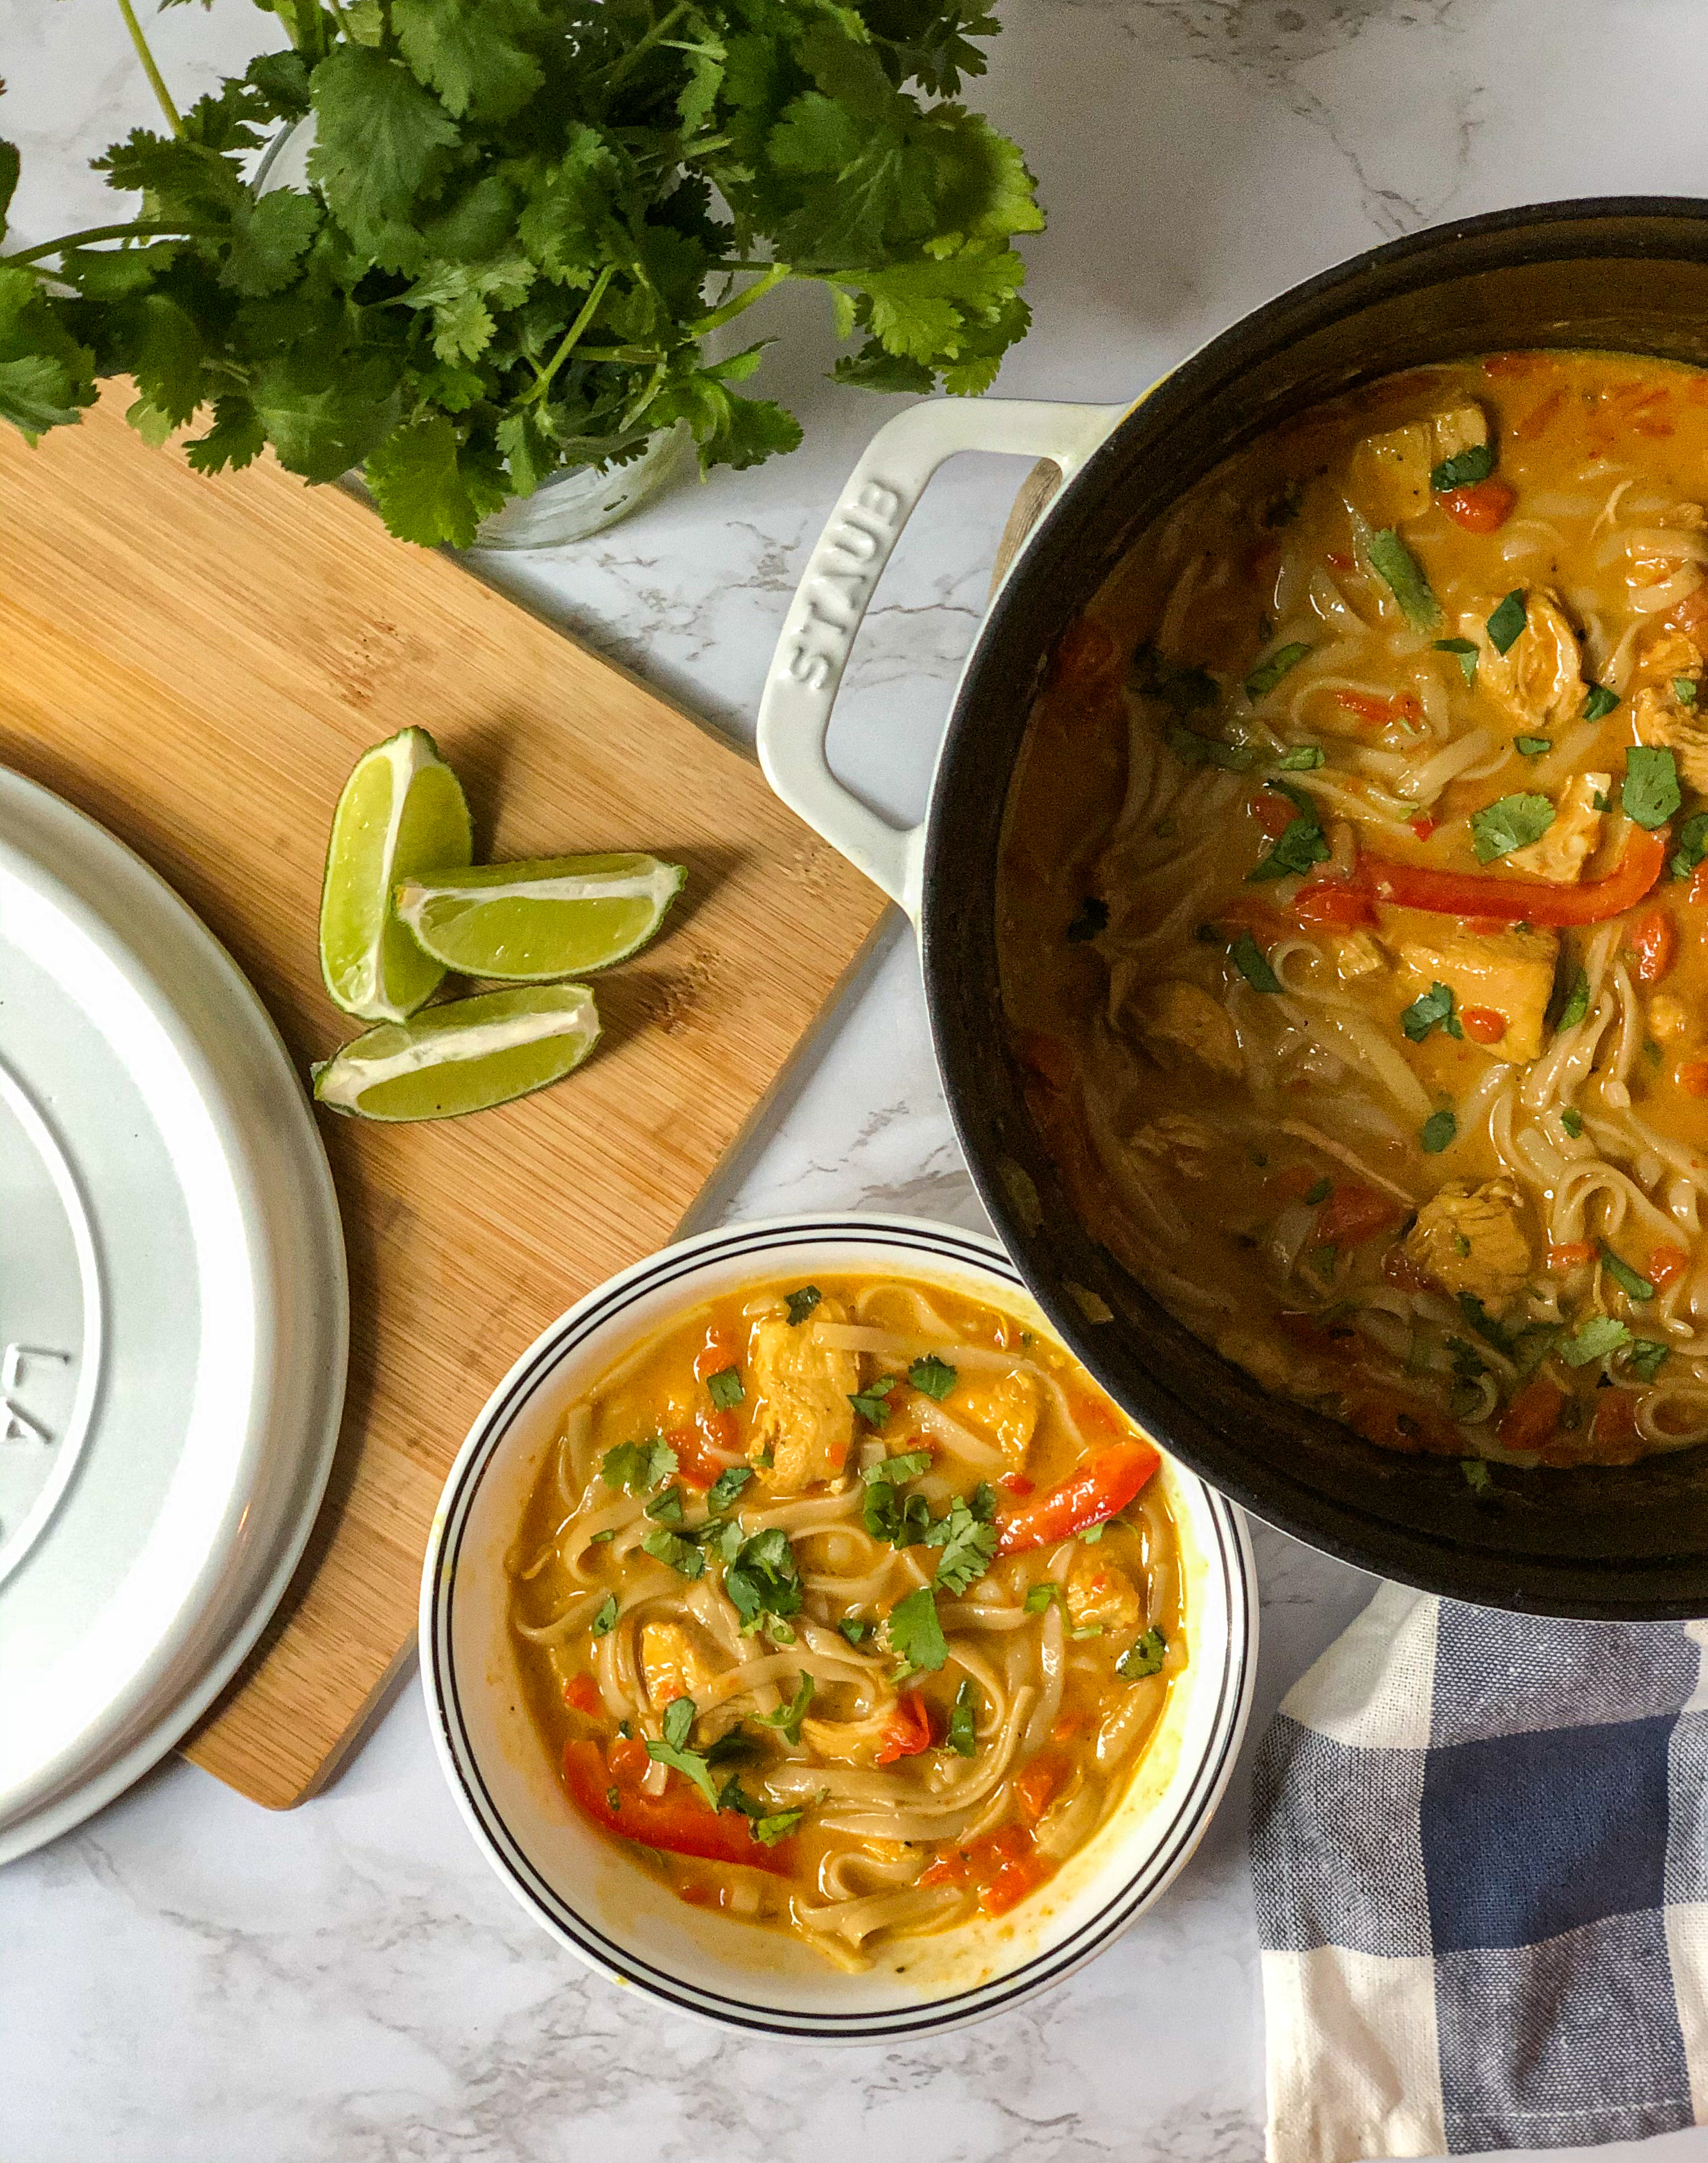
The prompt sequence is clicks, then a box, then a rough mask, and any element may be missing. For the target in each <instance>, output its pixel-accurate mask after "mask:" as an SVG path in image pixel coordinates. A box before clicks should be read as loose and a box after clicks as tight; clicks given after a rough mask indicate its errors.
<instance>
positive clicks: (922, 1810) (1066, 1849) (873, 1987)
mask: <svg viewBox="0 0 1708 2163" xmlns="http://www.w3.org/2000/svg"><path fill="white" fill-rule="evenodd" d="M1256 1628H1257V1622H1256V1599H1255V1585H1254V1583H1253V1576H1252V1565H1251V1559H1250V1547H1249V1542H1248V1540H1247V1537H1246V1534H1245V1530H1244V1523H1243V1521H1242V1519H1241V1518H1240V1516H1239V1512H1238V1511H1237V1510H1235V1509H1234V1507H1233V1506H1231V1505H1229V1503H1227V1502H1226V1501H1225V1500H1223V1499H1222V1498H1221V1497H1220V1496H1218V1495H1215V1494H1214V1493H1213V1491H1212V1490H1209V1489H1208V1488H1206V1487H1204V1486H1203V1485H1202V1484H1201V1483H1200V1482H1198V1481H1197V1480H1196V1479H1194V1478H1193V1477H1192V1475H1191V1474H1187V1473H1186V1472H1184V1471H1183V1470H1182V1469H1181V1468H1179V1467H1178V1466H1176V1465H1175V1464H1172V1463H1171V1461H1170V1460H1168V1459H1164V1458H1160V1455H1159V1453H1157V1452H1155V1450H1154V1449H1153V1448H1151V1446H1150V1443H1148V1441H1147V1440H1146V1439H1145V1438H1144V1437H1143V1436H1142V1435H1140V1434H1139V1433H1138V1432H1135V1431H1134V1430H1133V1429H1132V1428H1131V1427H1129V1425H1128V1423H1127V1422H1125V1420H1124V1418H1123V1417H1122V1416H1121V1415H1120V1414H1119V1412H1118V1411H1115V1409H1114V1408H1113V1406H1110V1405H1109V1404H1108V1401H1107V1400H1106V1399H1104V1398H1103V1396H1102V1393H1101V1392H1100V1391H1098V1390H1097V1388H1096V1385H1094V1384H1093V1383H1092V1382H1091V1380H1090V1379H1089V1377H1088V1376H1087V1375H1085V1374H1084V1372H1083V1370H1082V1369H1081V1368H1080V1366H1079V1365H1078V1363H1077V1361H1075V1360H1074V1359H1072V1357H1071V1354H1067V1353H1066V1351H1065V1350H1064V1349H1062V1348H1061V1345H1060V1343H1059V1340H1057V1339H1056V1337H1055V1335H1054V1333H1052V1332H1051V1331H1050V1328H1049V1325H1048V1323H1047V1322H1045V1319H1044V1317H1043V1316H1042V1314H1041V1313H1040V1311H1039V1310H1038V1309H1037V1307H1035V1304H1034V1303H1033V1302H1032V1301H1031V1300H1030V1297H1029V1296H1028V1295H1027V1293H1026V1291H1025V1290H1024V1286H1023V1285H1022V1284H1021V1282H1020V1281H1019V1277H1018V1276H1017V1275H1016V1274H1015V1272H1014V1270H1013V1268H1012V1265H1010V1264H1009V1262H1008V1261H1007V1260H1006V1258H1005V1257H1004V1256H1003V1253H1002V1251H1001V1249H999V1248H998V1246H997V1245H996V1244H995V1243H994V1242H993V1241H991V1240H989V1239H984V1238H982V1237H979V1236H977V1235H975V1234H972V1233H966V1232H962V1231H960V1230H957V1229H956V1228H952V1227H949V1226H944V1225H935V1224H931V1223H921V1222H919V1221H918V1220H914V1219H906V1218H871V1217H853V1218H799V1219H787V1220H780V1221H777V1222H772V1223H758V1224H752V1225H743V1226H737V1227H735V1228H731V1229H729V1230H726V1231H720V1232H716V1233H709V1234H706V1235H705V1236H704V1237H701V1238H699V1239H693V1240H690V1241H688V1242H685V1243H684V1244H681V1245H679V1246H676V1247H673V1248H669V1249H665V1250H664V1251H663V1253H661V1254H657V1255H655V1256H652V1258H650V1259H649V1260H647V1261H646V1262H643V1263H642V1264H640V1265H637V1267H636V1268H634V1269H632V1270H629V1271H627V1272H626V1273H625V1274H624V1275H621V1276H620V1277H617V1278H616V1279H614V1280H613V1281H611V1282H610V1283H609V1284H607V1285H605V1286H602V1287H600V1289H599V1290H598V1291H595V1292H593V1293H591V1294H589V1296H588V1297H587V1298H586V1299H584V1301H581V1302H580V1303H579V1305H578V1306H577V1307H574V1308H573V1309H571V1311H570V1312H568V1314H566V1315H565V1316H564V1317H563V1318H562V1319H561V1320H560V1321H559V1322H557V1323H556V1324H554V1325H553V1327H552V1328H550V1329H548V1331H547V1332H546V1333H544V1334H543V1335H542V1337H541V1338H539V1339H538V1341H537V1343H535V1344H534V1345H532V1347H531V1348H530V1349H529V1350H528V1351H527V1353H526V1354H524V1355H523V1357H522V1358H521V1359H520V1360H519V1361H518V1362H517V1363H516V1366H515V1367H514V1368H513V1369H512V1370H511V1372H510V1374H509V1375H506V1378H505V1380H503V1381H502V1382H501V1383H500V1385H499V1387H498V1388H497V1389H496V1390H495V1392H494V1394H493V1396H492V1398H491V1399H490V1401H489V1403H488V1404H487V1406H486V1407H485V1410H484V1411H483V1412H482V1414H481V1416H480V1417H479V1420H478V1421H477V1422H476V1423H475V1425H474V1429H473V1431H472V1432H471V1433H470V1435H469V1439H468V1441H467V1442H466V1443H465V1444H464V1448H463V1450H462V1452H461V1453H460V1454H459V1456H458V1460H457V1463H456V1464H455V1466H454V1467H453V1470H452V1473H451V1474H450V1477H449V1480H448V1482H447V1485H446V1489H445V1493H444V1496H443V1500H442V1503H441V1506H440V1509H439V1511H438V1514H437V1517H436V1520H435V1524H434V1530H433V1535H432V1542H431V1545H430V1547H429V1550H428V1554H427V1563H426V1567H425V1570H424V1574H423V1578H422V1608H421V1653H422V1677H423V1684H424V1687H425V1689H426V1691H427V1699H428V1702H429V1705H430V1706H431V1708H432V1725H433V1731H434V1737H435V1743H436V1747H437V1751H438V1754H439V1757H440V1760H441V1762H442V1764H443V1768H444V1770H445V1773H446V1776H447V1778H448V1781H449V1783H450V1785H451V1789H452V1792H453V1795H454V1796H455V1798H456V1799H457V1802H458V1807H459V1808H460V1809H461V1810H462V1812H463V1815H464V1818H465V1820H467V1822H468V1823H469V1827H470V1829H471V1830H472V1832H473V1834H474V1838H475V1840H476V1841H477V1843H478V1844H479V1846H480V1847H481V1849H482V1851H483V1852H484V1853H485V1855H486V1857H487V1859H488V1861H489V1862H490V1863H491V1865H492V1867H494V1868H495V1870H496V1871H497V1872H498V1874H499V1875H500V1878H502V1879H503V1880H504V1882H505V1883H506V1884H507V1885H508V1886H509V1888H510V1889H511V1892H512V1893H513V1894H514V1895H515V1897H516V1899H518V1900H519V1901H520V1902H521V1904H522V1905H523V1906H524V1907H525V1908H527V1909H528V1911H529V1912H530V1913H531V1914H532V1915H533V1916H534V1917H535V1918H536V1919H537V1921H539V1922H540V1923H541V1924H542V1926H543V1927H544V1928H546V1929H547V1930H549V1931H550V1932H551V1933H552V1934H553V1935H554V1936H555V1937H556V1938H558V1940H559V1942H560V1943H562V1944H563V1945H565V1946H568V1948H569V1949H570V1950H571V1951H574V1952H575V1953H576V1954H577V1955H578V1956H579V1957H580V1958H582V1959H583V1960H584V1961H586V1962H587V1963H588V1964H589V1966H591V1967H595V1968H597V1969H599V1970H600V1971H601V1972H604V1973H605V1974H606V1975H609V1976H610V1977H612V1978H614V1979H615V1980H616V1981H619V1982H626V1983H630V1984H632V1985H634V1986H635V1987H637V1988H641V1989H643V1990H645V1991H647V1993H649V1994H650V1995H652V1996H654V1997H656V1998H660V1999H662V2000H663V2001H664V2002H665V2003H669V2004H672V2005H674V2006H676V2007H678V2008H680V2009H684V2010H685V2011H688V2012H690V2013H693V2014H698V2015H700V2016H701V2017H704V2018H706V2019H711V2020H713V2021H715V2022H718V2023H720V2024H724V2025H728V2026H733V2027H736V2028H741V2029H753V2030H757V2031H762V2032H766V2033H773V2034H779V2035H801V2036H809V2037H814V2038H817V2039H820V2040H848V2041H854V2042H873V2041H878V2040H883V2039H884V2038H886V2037H888V2036H893V2035H910V2034H919V2033H925V2032H932V2031H935V2030H938V2029H948V2028H952V2027H956V2026H960V2025H962V2024H966V2023H968V2022H970V2021H973V2020H977V2019H982V2018H984V2017H986V2016H987V2015H988V2014H993V2013H995V2012H997V2011H998V2010H1001V2009H1004V2008H1007V2007H1009V2006H1012V2005H1014V2004H1016V2003H1020V2002H1022V2001H1023V2000H1024V1999H1026V1998H1030V1997H1031V1996H1033V1995H1034V1994H1035V1993H1037V1992H1039V1991H1040V1990H1042V1989H1044V1988H1047V1987H1048V1986H1049V1985H1050V1983H1052V1982H1056V1981H1057V1980H1059V1979H1060V1978H1061V1977H1063V1976H1065V1975H1066V1974H1068V1973H1069V1972H1071V1971H1072V1970H1073V1969H1074V1968H1076V1967H1078V1966H1080V1965H1081V1964H1082V1962H1083V1961H1087V1960H1088V1959H1090V1958H1091V1957H1092V1956H1094V1955H1095V1954H1096V1953H1097V1952H1098V1951H1100V1950H1102V1948H1103V1946H1107V1945H1108V1943H1110V1942H1111V1941H1112V1940H1113V1938H1114V1937H1115V1936H1117V1935H1119V1933H1120V1931H1121V1930H1124V1928H1125V1927H1126V1926H1127V1925H1129V1923H1130V1922H1131V1921H1132V1920H1133V1919H1134V1917H1135V1916H1136V1915H1138V1914H1140V1912H1141V1911H1142V1910H1143V1909H1145V1907H1146V1906H1147V1905H1148V1904H1150V1902H1151V1901H1153V1900H1154V1899H1156V1898H1157V1896H1158V1895H1159V1894H1160V1892H1161V1891H1162V1889H1163V1888H1164V1887H1165V1886H1166V1884H1167V1883H1169V1882H1170V1880H1171V1878H1173V1876H1174V1875H1175V1874H1176V1872H1178V1871H1179V1870H1180V1869H1181V1867H1183V1865H1184V1864H1185V1862H1187V1858H1188V1857H1189V1856H1190V1855H1191V1853H1192V1850H1193V1848H1194V1847H1195V1846H1196V1845H1197V1841H1198V1840H1199V1839H1200V1838H1201V1837H1202V1834H1203V1832H1204V1830H1205V1828H1206V1827H1207V1825H1208V1822H1209V1820H1210V1818H1211V1816H1212V1815H1213V1812H1214V1809H1215V1808H1216V1805H1217V1804H1218V1800H1219V1799H1220V1797H1221V1794H1222V1793H1223V1789H1224V1788H1225V1785H1226V1783H1227V1780H1228V1778H1229V1773H1230V1772H1231V1768H1232V1766H1233V1762H1234V1756H1235V1753H1236V1752H1237V1750H1238V1747H1239V1739H1240V1736H1241V1733H1242V1731H1243V1729H1244V1721H1245V1717H1246V1713H1247V1710H1248V1707H1249V1703H1250V1684H1251V1678H1252V1673H1253V1668H1254V1666H1255V1647H1256Z"/></svg>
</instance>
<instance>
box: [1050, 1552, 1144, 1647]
mask: <svg viewBox="0 0 1708 2163" xmlns="http://www.w3.org/2000/svg"><path fill="white" fill-rule="evenodd" d="M1067 1619H1068V1621H1069V1622H1070V1623H1071V1625H1072V1626H1073V1627H1074V1628H1075V1629H1076V1630H1094V1629H1098V1628H1102V1629H1104V1630H1108V1631H1117V1630H1136V1629H1137V1628H1138V1627H1139V1626H1140V1623H1141V1622H1142V1621H1144V1619H1145V1616H1144V1610H1143V1609H1142V1608H1141V1607H1140V1604H1139V1593H1138V1590H1137V1588H1136V1587H1135V1586H1134V1583H1133V1580H1132V1579H1131V1578H1130V1577H1129V1576H1128V1574H1127V1573H1126V1571H1125V1570H1124V1569H1122V1568H1121V1567H1120V1565H1119V1563H1113V1562H1098V1561H1094V1560H1092V1559H1090V1558H1087V1559H1086V1560H1084V1561H1082V1562H1077V1563H1075V1564H1074V1566H1073V1569H1072V1571H1071V1574H1069V1577H1068V1580H1067Z"/></svg>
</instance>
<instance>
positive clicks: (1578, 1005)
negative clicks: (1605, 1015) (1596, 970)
mask: <svg viewBox="0 0 1708 2163" xmlns="http://www.w3.org/2000/svg"><path fill="white" fill-rule="evenodd" d="M1589 1011H1590V980H1589V978H1588V977H1586V976H1585V974H1584V972H1583V971H1582V970H1581V969H1580V970H1579V972H1578V973H1577V974H1576V976H1575V977H1573V978H1572V987H1571V990H1570V991H1569V992H1568V993H1567V995H1566V1003H1565V1005H1564V1008H1563V1009H1562V1010H1561V1013H1560V1018H1559V1025H1560V1027H1561V1028H1562V1029H1575V1028H1576V1027H1577V1025H1578V1024H1579V1023H1580V1021H1581V1020H1582V1019H1583V1018H1584V1016H1585V1014H1586V1013H1588V1012H1589Z"/></svg>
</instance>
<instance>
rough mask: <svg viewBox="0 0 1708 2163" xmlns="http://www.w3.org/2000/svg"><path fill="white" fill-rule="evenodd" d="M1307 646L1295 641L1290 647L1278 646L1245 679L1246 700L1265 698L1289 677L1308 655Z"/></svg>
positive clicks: (1308, 648)
mask: <svg viewBox="0 0 1708 2163" xmlns="http://www.w3.org/2000/svg"><path fill="white" fill-rule="evenodd" d="M1310 652H1311V648H1310V647H1308V646H1305V645H1302V644H1301V643H1300V642H1298V641H1297V640H1295V641H1294V642H1292V643H1291V645H1288V646H1278V647H1276V650H1275V652H1273V653H1271V654H1270V655H1269V656H1268V657H1267V658H1266V659H1265V660H1262V661H1260V662H1259V663H1257V666H1256V667H1255V668H1254V669H1253V670H1252V671H1251V673H1250V675H1249V676H1248V677H1247V678H1246V679H1245V695H1246V697H1247V698H1248V699H1263V698H1267V696H1268V695H1269V694H1270V693H1271V691H1272V690H1274V689H1275V687H1276V684H1277V683H1280V682H1281V678H1283V677H1285V676H1289V675H1291V673H1292V672H1293V670H1294V669H1295V668H1297V667H1298V665H1299V663H1301V662H1302V661H1303V660H1304V659H1305V658H1306V657H1307V656H1308V655H1309V653H1310Z"/></svg>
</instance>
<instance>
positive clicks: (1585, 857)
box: [1506, 773, 1613, 884]
mask: <svg viewBox="0 0 1708 2163" xmlns="http://www.w3.org/2000/svg"><path fill="white" fill-rule="evenodd" d="M1598 798H1599V799H1601V801H1600V804H1598V803H1597V801H1596V799H1598ZM1612 801H1613V777H1612V775H1611V773H1574V775H1573V776H1572V778H1571V779H1570V781H1569V782H1568V783H1567V784H1566V786H1565V788H1564V790H1563V791H1562V792H1561V794H1560V797H1559V801H1558V803H1557V804H1556V805H1555V807H1554V814H1553V825H1551V826H1550V827H1549V828H1548V831H1547V832H1546V833H1545V834H1544V835H1543V837H1542V839H1541V840H1540V841H1532V843H1531V844H1530V846H1529V847H1528V848H1525V849H1514V850H1513V851H1512V854H1511V855H1510V856H1508V857H1507V858H1506V862H1508V863H1509V864H1511V866H1512V868H1513V870H1514V871H1517V872H1527V874H1528V875H1529V876H1530V877H1532V878H1544V879H1556V880H1558V881H1559V882H1561V883H1563V884H1564V882H1567V881H1569V880H1571V879H1574V878H1577V877H1580V875H1581V873H1582V872H1583V868H1584V866H1585V864H1586V863H1587V862H1589V860H1590V857H1591V856H1594V855H1595V851H1596V850H1597V848H1598V847H1600V846H1601V818H1602V813H1601V804H1611V802H1612Z"/></svg>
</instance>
